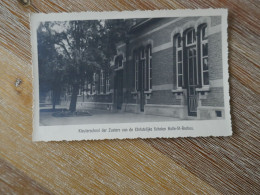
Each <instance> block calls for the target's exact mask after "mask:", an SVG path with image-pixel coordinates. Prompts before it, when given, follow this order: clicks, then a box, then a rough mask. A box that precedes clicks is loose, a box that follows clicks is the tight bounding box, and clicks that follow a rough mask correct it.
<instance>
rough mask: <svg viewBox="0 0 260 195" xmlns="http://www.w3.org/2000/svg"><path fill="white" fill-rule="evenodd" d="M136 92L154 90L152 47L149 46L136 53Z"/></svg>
mask: <svg viewBox="0 0 260 195" xmlns="http://www.w3.org/2000/svg"><path fill="white" fill-rule="evenodd" d="M134 68H135V90H136V91H139V90H140V89H139V88H140V87H142V89H143V90H146V91H148V90H151V89H152V47H151V45H148V46H146V47H141V48H140V49H138V50H136V51H134Z"/></svg>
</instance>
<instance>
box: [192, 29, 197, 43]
mask: <svg viewBox="0 0 260 195" xmlns="http://www.w3.org/2000/svg"><path fill="white" fill-rule="evenodd" d="M192 36H193V40H192V42H195V41H196V34H195V30H194V29H193V30H192Z"/></svg>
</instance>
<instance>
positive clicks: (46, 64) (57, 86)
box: [37, 23, 62, 110]
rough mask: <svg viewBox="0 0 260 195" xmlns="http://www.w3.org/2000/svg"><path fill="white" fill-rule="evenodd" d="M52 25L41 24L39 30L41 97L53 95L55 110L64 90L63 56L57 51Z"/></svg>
mask: <svg viewBox="0 0 260 195" xmlns="http://www.w3.org/2000/svg"><path fill="white" fill-rule="evenodd" d="M51 34H52V31H51V28H50V25H49V24H47V23H41V24H40V26H39V28H38V30H37V37H38V40H37V41H38V65H39V72H40V74H39V88H40V90H39V91H40V97H45V96H46V94H47V92H49V91H51V94H52V107H53V109H54V110H55V106H56V103H57V101H58V100H59V98H60V93H61V88H62V74H61V73H62V56H61V55H59V54H58V52H57V50H56V49H55V46H54V45H55V44H54V43H55V42H54V40H53V39H52V36H51Z"/></svg>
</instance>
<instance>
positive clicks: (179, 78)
mask: <svg viewBox="0 0 260 195" xmlns="http://www.w3.org/2000/svg"><path fill="white" fill-rule="evenodd" d="M178 87H182V75H178Z"/></svg>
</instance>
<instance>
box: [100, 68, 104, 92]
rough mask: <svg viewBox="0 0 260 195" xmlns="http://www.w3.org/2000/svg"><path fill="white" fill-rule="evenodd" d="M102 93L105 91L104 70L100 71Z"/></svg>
mask: <svg viewBox="0 0 260 195" xmlns="http://www.w3.org/2000/svg"><path fill="white" fill-rule="evenodd" d="M99 91H100V94H103V93H104V72H103V70H101V71H100V89H99Z"/></svg>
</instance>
